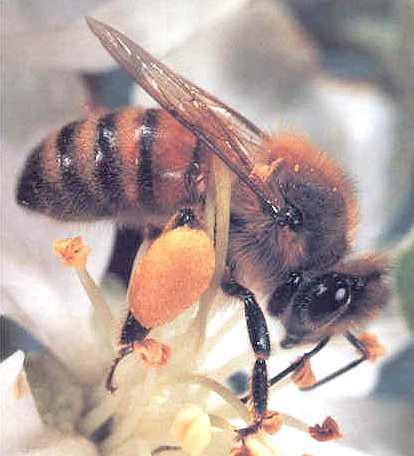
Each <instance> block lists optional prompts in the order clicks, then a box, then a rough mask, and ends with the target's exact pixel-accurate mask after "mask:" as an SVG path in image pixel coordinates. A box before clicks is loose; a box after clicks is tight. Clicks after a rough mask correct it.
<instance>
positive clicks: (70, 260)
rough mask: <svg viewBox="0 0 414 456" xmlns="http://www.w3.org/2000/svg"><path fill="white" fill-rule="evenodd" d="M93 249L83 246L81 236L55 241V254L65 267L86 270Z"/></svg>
mask: <svg viewBox="0 0 414 456" xmlns="http://www.w3.org/2000/svg"><path fill="white" fill-rule="evenodd" d="M90 251H91V249H90V248H89V247H88V246H87V245H85V244H83V242H82V238H81V237H80V236H77V237H74V238H68V239H57V240H55V241H53V253H54V254H55V255H56V256H57V257H58V258H60V259H61V260H62V262H63V264H64V265H65V266H70V267H74V268H78V269H80V268H84V267H85V265H86V260H87V258H88V255H89V253H90Z"/></svg>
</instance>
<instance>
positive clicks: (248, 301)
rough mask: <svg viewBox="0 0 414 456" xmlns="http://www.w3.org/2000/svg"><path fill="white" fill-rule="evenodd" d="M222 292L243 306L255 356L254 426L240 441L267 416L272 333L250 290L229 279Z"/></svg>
mask: <svg viewBox="0 0 414 456" xmlns="http://www.w3.org/2000/svg"><path fill="white" fill-rule="evenodd" d="M222 289H223V291H224V292H225V293H226V294H227V295H229V296H234V297H238V298H239V299H240V300H241V301H243V303H244V313H245V317H246V324H247V330H248V333H249V339H250V344H251V346H252V348H253V351H254V354H255V356H256V361H255V363H254V367H253V373H252V380H251V398H252V404H253V411H254V422H253V423H252V425H251V426H249V427H247V428H245V429H241V430H239V435H240V437H241V438H243V437H246V436H247V435H249V434H252V433H254V432H256V431H257V430H258V429H259V428H260V427H261V425H262V422H263V419H264V418H265V417H266V414H267V411H268V410H267V400H268V389H269V383H268V376H267V363H266V360H267V359H268V357H269V356H270V351H271V345H270V338H269V330H268V328H267V324H266V320H265V317H264V314H263V312H262V309H261V308H260V306H259V304H258V303H257V301H256V298H255V296H254V294H253V292H251V291H250V290H249V289H247V288H245V287H243V286H242V285H239V284H238V283H237V282H235V281H234V280H232V279H230V280H227V281H224V282H223V283H222Z"/></svg>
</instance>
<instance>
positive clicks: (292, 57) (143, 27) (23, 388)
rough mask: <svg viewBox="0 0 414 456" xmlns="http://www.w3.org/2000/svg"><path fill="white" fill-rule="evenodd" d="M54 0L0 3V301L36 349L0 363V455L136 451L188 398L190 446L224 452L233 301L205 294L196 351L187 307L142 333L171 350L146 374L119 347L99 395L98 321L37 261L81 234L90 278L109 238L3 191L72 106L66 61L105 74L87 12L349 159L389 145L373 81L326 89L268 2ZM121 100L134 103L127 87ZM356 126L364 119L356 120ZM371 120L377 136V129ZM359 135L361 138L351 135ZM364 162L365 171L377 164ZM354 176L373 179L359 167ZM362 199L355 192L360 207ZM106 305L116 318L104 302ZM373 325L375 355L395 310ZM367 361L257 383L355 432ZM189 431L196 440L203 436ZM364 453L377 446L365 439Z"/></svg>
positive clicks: (103, 357) (300, 436) (327, 449)
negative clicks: (0, 56) (111, 389)
mask: <svg viewBox="0 0 414 456" xmlns="http://www.w3.org/2000/svg"><path fill="white" fill-rule="evenodd" d="M64 4H66V2H54V3H51V2H46V1H45V2H36V4H33V5H32V4H31V3H30V2H29V3H27V2H23V1H20V2H18V1H15V2H8V3H7V5H6V6H5V9H6V18H7V21H6V22H7V23H6V29H5V31H2V33H3V36H4V39H5V43H6V46H5V57H4V58H5V65H4V68H5V73H6V74H5V80H4V86H3V88H4V92H5V96H4V101H3V107H4V109H3V111H4V115H5V126H6V128H5V129H4V131H3V132H2V146H3V147H2V159H3V170H5V172H4V173H3V176H2V211H3V214H5V216H4V218H3V222H2V237H3V240H2V257H1V260H2V270H3V271H4V273H3V276H2V281H3V283H2V302H1V312H2V313H5V314H7V315H8V316H10V317H11V318H13V319H15V320H16V321H18V322H19V323H20V324H21V325H22V326H23V327H24V328H25V329H26V330H28V331H29V332H30V333H31V334H32V335H33V336H35V337H36V339H38V340H39V341H40V342H42V343H43V345H44V346H45V347H46V348H47V353H45V354H41V355H33V354H27V360H26V363H27V368H26V370H25V369H24V368H23V360H24V355H23V353H21V352H17V353H15V354H14V355H13V356H12V357H10V358H8V359H6V360H5V361H3V363H2V364H1V366H0V376H1V386H2V398H1V399H2V421H3V422H4V423H6V425H2V426H1V432H2V435H1V443H2V449H1V450H2V451H1V452H2V454H10V455H13V454H30V455H32V456H33V455H47V454H50V455H52V454H59V455H65V454H68V455H69V454H80V455H94V454H97V453H98V451H99V453H100V454H108V455H117V456H124V455H125V456H129V455H137V454H139V455H140V456H149V455H150V454H151V451H153V450H154V449H155V448H156V447H157V446H160V445H170V446H177V445H179V444H180V442H177V439H174V438H172V437H171V436H170V434H169V429H170V427H171V425H172V423H173V422H174V417H176V416H177V414H180V413H181V412H182V410H183V408H184V407H185V406H186V405H187V404H188V403H192V404H196V406H197V407H200V408H201V409H202V412H200V416H202V417H204V418H202V420H204V421H203V423H204V424H203V427H204V428H207V427H208V426H207V419H206V418H205V417H206V416H208V418H209V421H210V425H211V429H210V430H211V443H210V444H209V445H208V446H207V449H206V451H205V454H211V455H220V454H225V451H227V450H228V449H229V448H231V446H232V445H234V441H233V432H232V430H231V429H232V427H233V426H236V427H237V426H242V425H244V424H245V423H244V422H243V419H247V415H246V413H247V412H246V410H245V409H243V406H241V405H240V404H239V405H237V404H238V402H237V401H236V402H232V399H231V397H232V396H226V390H220V388H219V385H220V384H224V383H225V381H226V379H227V377H228V376H229V375H230V374H231V373H233V372H234V371H235V370H238V369H239V368H240V367H241V366H244V367H245V368H246V369H248V368H249V366H250V365H251V359H252V355H248V353H250V347H249V346H248V342H247V336H246V330H245V324H244V322H243V320H242V317H241V312H240V311H239V308H238V307H237V304H235V305H234V307H233V308H227V304H223V303H224V301H225V298H224V297H223V296H221V295H220V296H219V297H218V299H217V304H216V307H215V308H214V309H213V311H212V312H211V315H210V317H211V320H210V323H209V332H208V336H207V338H206V342H205V345H204V348H203V350H202V351H201V352H200V351H198V350H197V337H198V333H197V330H196V329H191V328H193V326H192V325H191V323H192V322H193V319H194V318H195V315H194V312H195V308H193V309H191V310H189V311H188V312H186V313H185V314H183V315H182V316H181V317H180V318H178V319H177V320H176V321H175V322H174V323H173V324H171V325H167V326H165V327H163V328H160V329H159V330H157V331H154V337H156V338H157V339H159V340H160V341H162V342H165V343H168V344H169V345H170V346H171V348H172V351H173V357H172V359H171V362H170V363H169V364H168V365H167V366H166V367H165V368H163V369H161V370H155V369H148V368H146V367H144V366H143V364H142V362H141V361H140V360H138V359H136V358H134V357H133V356H132V357H130V358H129V359H126V360H125V362H124V363H123V365H122V367H120V370H119V372H118V373H117V377H116V378H117V382H118V386H119V389H118V391H117V393H116V394H115V395H114V396H111V395H108V394H107V392H106V391H105V390H104V388H103V380H104V378H105V376H106V373H107V369H108V366H109V365H110V362H111V358H112V355H113V353H112V348H111V344H110V342H111V341H112V335H111V334H108V333H106V332H105V331H104V330H103V328H102V325H100V324H99V320H98V318H97V315H96V313H95V310H94V308H93V306H92V305H91V304H90V301H89V299H88V298H87V296H86V294H85V292H84V290H83V289H82V288H81V287H80V286H79V282H78V279H77V277H76V275H75V274H74V272H73V271H72V270H70V269H65V268H62V267H61V266H60V265H59V264H58V262H57V260H56V258H54V257H53V255H52V254H51V244H52V241H53V240H55V239H58V238H63V237H68V236H74V235H82V237H83V238H84V239H85V240H86V242H87V244H88V245H89V246H90V247H91V249H92V254H91V256H90V260H89V262H88V269H89V270H90V272H91V275H92V276H93V277H94V278H95V280H97V281H99V280H100V279H101V278H102V276H103V274H104V272H105V267H106V263H107V261H108V258H109V255H110V251H111V248H112V239H113V231H114V228H113V227H112V226H111V225H110V224H107V223H99V224H94V225H93V226H91V225H90V226H82V225H80V224H58V223H54V222H51V221H50V220H47V219H44V218H42V217H40V216H38V215H36V214H29V213H27V212H25V211H23V210H22V209H21V208H19V207H17V205H16V204H15V203H14V187H15V183H16V179H17V176H18V174H19V172H20V170H21V168H22V166H23V163H24V160H25V158H26V152H27V151H29V150H30V149H31V148H32V147H33V146H34V145H35V144H36V142H37V141H38V140H40V139H41V138H43V137H44V136H45V135H46V134H47V133H49V132H50V130H53V129H54V128H59V127H61V126H62V125H63V124H64V123H66V122H68V121H69V120H73V119H74V118H80V117H82V116H83V114H84V113H83V112H82V104H83V103H84V101H85V90H84V87H83V85H82V83H81V78H80V77H79V75H78V73H74V71H94V70H105V69H108V68H110V67H111V66H112V65H113V64H112V61H111V60H110V59H109V58H108V56H107V55H106V53H105V52H104V51H103V50H102V49H101V47H100V46H99V44H98V42H97V40H96V39H95V38H94V37H93V36H92V35H91V34H90V32H89V30H88V29H87V27H86V25H85V23H84V20H83V16H84V15H85V14H90V15H93V16H96V17H97V18H98V19H101V20H104V21H107V22H108V23H111V24H112V25H114V26H115V27H118V28H119V29H121V30H122V31H124V32H125V33H127V34H128V35H129V36H131V38H133V39H135V40H137V41H138V42H140V43H142V44H144V46H146V47H148V48H149V49H150V50H151V52H154V53H156V54H157V55H160V56H163V55H164V54H168V55H167V58H166V62H168V63H171V64H172V65H173V66H174V67H175V68H177V70H179V71H180V72H182V73H183V74H185V75H186V76H187V77H188V78H189V79H194V80H195V81H196V82H199V83H200V84H201V85H203V86H204V87H206V88H207V89H209V90H211V91H212V92H213V93H215V94H217V95H218V96H220V98H223V99H224V100H225V101H227V102H228V103H229V104H230V105H232V106H235V107H236V108H237V109H238V110H240V111H241V112H243V113H244V114H246V115H247V117H249V118H252V120H254V121H255V122H257V123H258V124H259V125H260V126H262V127H264V128H268V129H274V126H275V125H276V124H278V126H281V125H283V126H285V127H286V126H288V127H292V126H295V127H299V128H300V129H302V130H305V131H310V132H311V134H312V133H313V136H314V137H315V138H316V140H317V141H319V143H321V144H331V146H330V147H327V149H333V147H332V144H333V145H334V146H335V147H334V148H335V149H337V153H338V155H341V156H343V157H344V161H345V162H349V163H355V161H356V160H355V150H356V149H355V144H357V146H358V149H357V150H359V151H364V152H365V151H370V152H372V153H374V152H375V153H377V154H378V149H377V147H376V144H377V143H378V142H379V143H380V144H381V145H382V148H381V150H382V152H381V153H382V157H383V158H384V157H386V153H387V150H386V149H387V148H386V147H385V146H384V144H387V141H389V136H388V134H387V126H389V125H390V123H391V124H392V119H393V115H394V114H393V108H392V107H390V106H389V104H388V103H387V101H386V99H384V97H383V96H382V95H381V94H380V93H379V92H377V91H372V92H370V93H369V94H367V95H366V97H365V98H364V99H363V100H362V101H361V100H360V99H359V98H358V97H359V95H357V94H355V93H354V92H353V93H352V94H351V95H349V93H348V88H346V87H345V88H344V87H343V86H342V87H335V89H332V86H331V85H330V83H327V82H326V80H322V79H319V78H318V75H319V70H318V67H317V63H316V61H317V55H318V53H317V50H316V48H315V46H314V45H313V44H312V43H311V41H310V40H309V39H306V38H304V36H305V35H304V33H303V31H301V30H300V28H299V27H298V25H297V23H295V22H294V21H292V20H291V18H290V17H289V15H288V14H287V12H286V11H284V10H283V9H282V8H281V7H276V6H275V2H266V1H260V2H245V1H243V0H228V1H221V2H218V1H216V0H210V1H208V2H203V1H199V2H189V1H185V0H180V1H179V2H169V1H168V0H165V1H163V0H156V1H142V2H135V1H134V2H131V1H116V2H115V1H111V2H99V9H98V10H96V9H95V7H96V2H83V4H82V6H78V7H77V8H74V7H72V6H71V8H68V7H67V5H66V7H65V8H66V9H62V8H64ZM29 8H34V10H29ZM78 8H79V9H78ZM23 11H24V12H25V13H26V15H25V14H23ZM31 13H36V14H31ZM56 25H57V27H56ZM195 31H196V32H197V33H194V32H195ZM287 36H289V38H288V39H286V37H287ZM235 42H237V46H235V44H234V43H235ZM257 43H260V46H259V47H256V44H257ZM252 59H253V60H252ZM252 61H253V62H254V63H253V64H252V63H251V62H252ZM344 92H346V93H347V95H346V96H345V95H344ZM137 97H139V101H140V103H141V101H143V98H142V96H141V94H140V93H139V94H138V95H137ZM357 99H358V101H357ZM338 100H339V102H338ZM361 103H362V106H363V107H364V110H365V112H367V110H368V108H369V107H372V106H375V105H378V106H379V110H377V111H375V112H372V114H370V115H369V116H368V117H366V116H363V117H362V118H359V117H357V116H356V114H357V113H358V112H360V111H361ZM339 105H340V108H341V109H339V108H338V106H339ZM315 111H318V112H316V114H315ZM370 112H371V111H369V113H370ZM378 112H379V114H378ZM276 117H278V118H276ZM293 119H294V120H293ZM346 120H348V121H346ZM351 120H353V121H351ZM361 125H362V127H363V128H362V130H361V128H359V127H361ZM383 125H384V126H385V127H384V128H382V126H383ZM368 127H372V128H373V129H374V127H376V128H375V129H374V130H373V131H371V130H369V129H368ZM388 128H389V127H388ZM378 130H381V133H382V134H384V137H383V136H381V138H383V139H384V140H382V139H381V140H380V141H379V140H378V138H377V136H376V135H377V134H378ZM361 131H362V133H364V134H365V135H366V136H361ZM367 153H368V152H367ZM346 157H351V158H350V159H347V158H346ZM377 157H378V155H376V158H377ZM376 166H377V171H378V172H379V173H380V174H381V173H382V172H383V169H382V168H381V166H382V165H381V163H377V165H376ZM363 171H364V172H365V171H366V170H363ZM370 171H372V173H373V174H374V168H373V167H372V168H370ZM376 175H377V174H376V173H375V176H376ZM375 176H374V178H375ZM361 180H362V179H361ZM364 185H365V184H364ZM378 188H379V186H377V185H375V186H374V185H372V182H370V183H367V184H366V185H365V186H364V187H363V190H366V192H365V194H366V195H367V198H368V197H369V199H367V200H366V201H369V206H370V207H368V209H371V210H373V211H374V208H375V211H374V212H375V214H377V215H378V223H377V227H374V228H375V229H377V228H378V229H380V228H381V225H382V224H383V222H384V214H383V212H382V211H383V207H382V205H381V204H380V203H381V201H382V200H383V199H384V198H386V196H385V195H384V192H383V190H381V189H378ZM367 206H368V204H367V203H364V210H365V208H366V207H367ZM380 213H381V214H380ZM369 222H370V220H369V219H368V218H366V219H365V223H364V228H363V229H364V230H365V231H364V232H365V235H364V236H365V239H368V241H366V244H367V245H368V244H370V243H372V240H373V239H374V238H375V235H376V234H377V232H375V233H374V231H373V226H372V224H371V225H369ZM367 233H368V234H367ZM109 291H111V290H109ZM108 294H109V293H108ZM118 297H119V296H118ZM120 299H121V298H120ZM114 307H115V306H114ZM224 307H225V308H224ZM116 316H117V317H118V316H119V317H121V315H120V312H119V309H116ZM374 327H376V328H378V329H377V331H376V332H378V333H379V334H380V335H381V336H382V338H383V339H384V337H385V339H386V340H385V343H386V345H387V346H388V348H389V349H390V351H391V354H392V353H395V352H396V351H397V350H398V349H400V348H401V346H402V345H403V344H404V343H405V341H407V339H408V337H407V333H406V332H405V331H404V330H403V329H402V327H401V323H400V322H399V320H398V318H397V317H396V316H395V312H389V313H388V314H387V315H386V318H385V319H382V320H380V321H379V323H375V324H374ZM271 330H272V333H273V340H274V342H273V347H274V357H273V359H272V360H271V362H270V371H271V372H278V371H279V370H280V369H281V368H284V367H285V366H286V365H288V363H289V362H290V361H291V360H292V359H294V358H295V354H292V352H282V351H281V350H279V349H278V345H277V339H278V338H279V337H280V335H281V332H280V328H279V327H278V326H277V323H273V324H272V328H271ZM235 346H237V349H234V348H235ZM228 347H231V350H230V349H228ZM343 350H344V347H343V346H341V347H338V348H336V347H334V349H332V348H331V352H330V353H329V352H328V353H322V354H321V357H320V358H319V357H318V358H317V359H315V361H314V368H315V372H317V373H318V374H321V375H323V373H324V370H325V369H329V368H330V367H331V363H332V362H333V361H334V362H335V365H336V363H338V364H341V362H342V361H346V360H348V356H352V353H349V354H346V353H345V352H344V351H343ZM377 372H378V367H372V366H369V365H368V364H367V363H366V365H365V366H361V367H360V368H358V370H356V371H355V372H354V373H350V374H349V375H347V376H346V377H344V378H342V379H338V381H336V382H334V383H332V385H329V386H327V387H326V388H324V389H321V390H320V391H316V392H315V393H313V394H310V395H307V394H306V393H300V392H298V391H297V389H296V387H295V386H293V385H287V387H286V388H285V387H284V388H283V389H280V390H274V391H272V392H271V402H270V404H271V408H272V409H275V410H278V411H281V412H283V413H286V414H287V413H288V414H289V415H294V416H298V417H300V418H301V420H303V421H305V422H307V423H311V424H314V423H316V422H321V421H322V420H323V418H324V417H325V416H326V415H329V414H333V415H334V416H335V417H336V418H337V419H338V421H339V422H340V424H341V427H342V428H343V429H344V433H345V434H346V435H347V434H348V432H349V433H352V432H353V430H354V429H355V427H356V426H358V429H361V433H362V432H365V430H366V429H368V430H370V426H369V423H368V422H369V419H370V418H371V415H372V413H371V409H370V408H369V407H370V406H372V405H370V404H368V405H367V410H368V412H370V413H368V418H367V419H366V421H365V422H359V421H358V422H357V418H358V416H357V417H356V416H355V412H354V410H355V408H358V412H360V413H361V414H362V411H363V410H365V409H363V408H362V407H361V406H360V404H364V405H366V401H365V402H360V400H361V399H360V398H358V396H360V397H361V396H365V395H366V394H367V392H369V391H370V390H371V389H372V386H373V385H374V384H375V382H376V379H377ZM206 373H207V374H208V378H207V377H205V374H206ZM27 379H29V380H27ZM211 379H214V380H216V381H217V382H218V383H217V384H216V383H214V382H211V381H210V380H211ZM212 391H216V392H212ZM217 391H220V392H221V393H222V394H223V395H224V396H225V399H226V400H227V402H230V404H232V405H229V404H228V403H226V400H223V397H220V395H218V394H217ZM355 397H356V398H355ZM233 398H234V396H233ZM341 398H346V400H344V399H342V400H341ZM349 404H351V407H350V408H348V405H349ZM377 406H378V405H377ZM375 410H377V409H375ZM220 419H221V420H220ZM367 423H368V424H367ZM226 426H228V428H226ZM223 428H225V429H223ZM105 433H106V434H105ZM99 434H100V435H99ZM105 435H106V436H105ZM16 437H18V438H16ZM104 437H105V438H104ZM205 437H206V438H205V442H204V443H205V444H207V441H208V440H209V438H207V436H205ZM266 438H267V437H266ZM374 438H375V437H374V436H372V439H374ZM268 439H270V441H269V442H267V443H266V442H263V441H260V442H261V443H260V445H265V446H267V444H269V445H270V446H271V445H277V447H278V448H279V449H280V451H281V453H282V454H283V455H292V456H299V455H301V454H303V453H309V454H314V455H315V456H316V455H317V456H323V455H324V454H326V455H328V454H329V455H331V454H335V456H338V455H339V456H340V455H344V456H345V455H346V456H350V455H352V456H353V455H355V456H357V455H362V453H359V452H357V451H355V450H351V449H349V448H347V447H346V446H341V445H337V444H333V443H319V442H316V441H313V440H311V439H310V438H309V436H308V435H307V433H305V432H303V431H300V430H298V429H297V428H291V427H289V426H287V425H286V426H283V428H282V429H281V431H280V432H279V433H278V434H277V435H276V436H275V437H272V438H270V437H269V438H268ZM184 440H185V439H184ZM345 443H346V441H345ZM181 444H182V442H181ZM253 445H254V444H253ZM203 446H204V445H203ZM190 447H191V439H190ZM365 448H367V447H365ZM369 449H371V450H372V451H373V454H376V455H377V454H379V453H378V451H377V450H378V448H373V447H371V448H369ZM189 451H190V452H191V448H190V450H189ZM263 451H264V450H263ZM167 454H168V453H167Z"/></svg>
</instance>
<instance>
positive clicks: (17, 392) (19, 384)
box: [13, 371, 30, 399]
mask: <svg viewBox="0 0 414 456" xmlns="http://www.w3.org/2000/svg"><path fill="white" fill-rule="evenodd" d="M29 392H30V387H29V384H28V383H27V377H26V373H25V372H24V371H22V372H20V373H19V375H18V376H17V378H16V381H15V382H14V385H13V393H14V398H15V399H21V398H22V397H24V396H26V395H27V394H29Z"/></svg>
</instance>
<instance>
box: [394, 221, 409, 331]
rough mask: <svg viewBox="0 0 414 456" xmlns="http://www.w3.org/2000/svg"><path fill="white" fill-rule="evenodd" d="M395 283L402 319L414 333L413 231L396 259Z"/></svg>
mask: <svg viewBox="0 0 414 456" xmlns="http://www.w3.org/2000/svg"><path fill="white" fill-rule="evenodd" d="M395 283H396V289H397V293H398V297H399V300H400V303H401V308H402V312H403V315H404V318H405V320H406V322H407V324H408V326H409V328H410V330H411V331H412V332H414V229H413V230H411V233H410V234H409V235H408V236H407V238H406V240H405V241H404V242H403V248H402V249H401V253H400V254H399V255H398V257H397V266H396V270H395Z"/></svg>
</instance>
